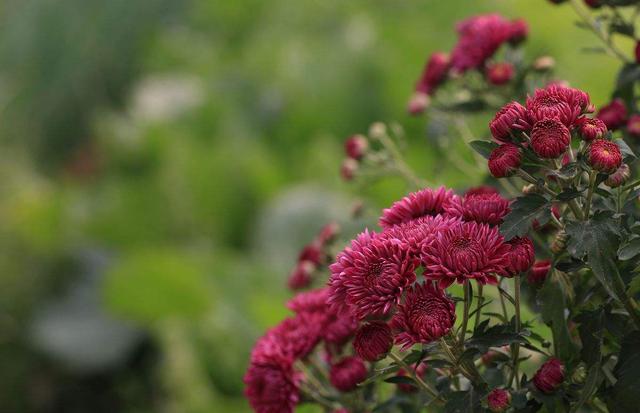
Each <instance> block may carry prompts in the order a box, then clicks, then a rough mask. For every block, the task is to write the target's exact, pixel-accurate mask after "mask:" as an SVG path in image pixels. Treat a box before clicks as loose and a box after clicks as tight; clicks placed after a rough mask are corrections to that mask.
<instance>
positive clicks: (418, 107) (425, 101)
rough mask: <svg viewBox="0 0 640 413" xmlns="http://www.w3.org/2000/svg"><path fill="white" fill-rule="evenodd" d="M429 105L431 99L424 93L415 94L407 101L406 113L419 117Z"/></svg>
mask: <svg viewBox="0 0 640 413" xmlns="http://www.w3.org/2000/svg"><path fill="white" fill-rule="evenodd" d="M430 103H431V98H429V95H427V94H426V93H424V92H415V93H414V94H413V96H411V99H410V100H409V104H408V105H407V111H408V112H409V114H410V115H414V116H415V115H419V114H421V113H422V112H424V111H425V109H427V108H428V107H429V104H430Z"/></svg>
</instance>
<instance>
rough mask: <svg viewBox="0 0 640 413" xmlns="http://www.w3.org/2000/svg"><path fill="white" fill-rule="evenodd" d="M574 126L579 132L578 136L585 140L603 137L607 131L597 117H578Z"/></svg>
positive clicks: (589, 140)
mask: <svg viewBox="0 0 640 413" xmlns="http://www.w3.org/2000/svg"><path fill="white" fill-rule="evenodd" d="M576 127H577V129H578V132H579V133H580V137H581V138H582V140H584V141H586V142H591V141H592V140H594V139H600V138H604V136H605V134H606V133H607V125H605V124H604V122H603V121H601V120H600V119H598V118H586V117H582V118H579V119H578V120H577V121H576Z"/></svg>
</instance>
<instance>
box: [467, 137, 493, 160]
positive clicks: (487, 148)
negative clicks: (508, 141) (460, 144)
mask: <svg viewBox="0 0 640 413" xmlns="http://www.w3.org/2000/svg"><path fill="white" fill-rule="evenodd" d="M469 146H471V148H472V149H473V150H474V151H476V152H478V153H479V154H480V155H482V156H483V157H484V158H485V159H489V155H491V152H493V150H494V149H496V148H497V147H498V144H497V143H495V142H491V141H481V140H477V141H471V142H469Z"/></svg>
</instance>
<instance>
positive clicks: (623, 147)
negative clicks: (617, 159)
mask: <svg viewBox="0 0 640 413" xmlns="http://www.w3.org/2000/svg"><path fill="white" fill-rule="evenodd" d="M614 143H615V144H616V145H618V148H620V153H622V157H623V158H624V160H625V162H631V161H632V160H633V159H635V158H636V154H635V153H634V152H633V150H632V149H631V148H630V147H629V145H627V142H625V141H624V139H616V140H615V141H614Z"/></svg>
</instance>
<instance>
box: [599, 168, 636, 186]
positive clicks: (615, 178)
mask: <svg viewBox="0 0 640 413" xmlns="http://www.w3.org/2000/svg"><path fill="white" fill-rule="evenodd" d="M629 177H631V169H629V165H627V164H626V163H623V164H622V165H620V167H619V168H618V169H617V170H616V171H615V172H614V173H612V174H611V175H609V176H608V177H607V179H606V180H605V181H604V183H605V184H607V185H609V186H610V187H611V188H617V187H619V186H620V185H622V184H624V183H625V182H627V180H628V179H629Z"/></svg>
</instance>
